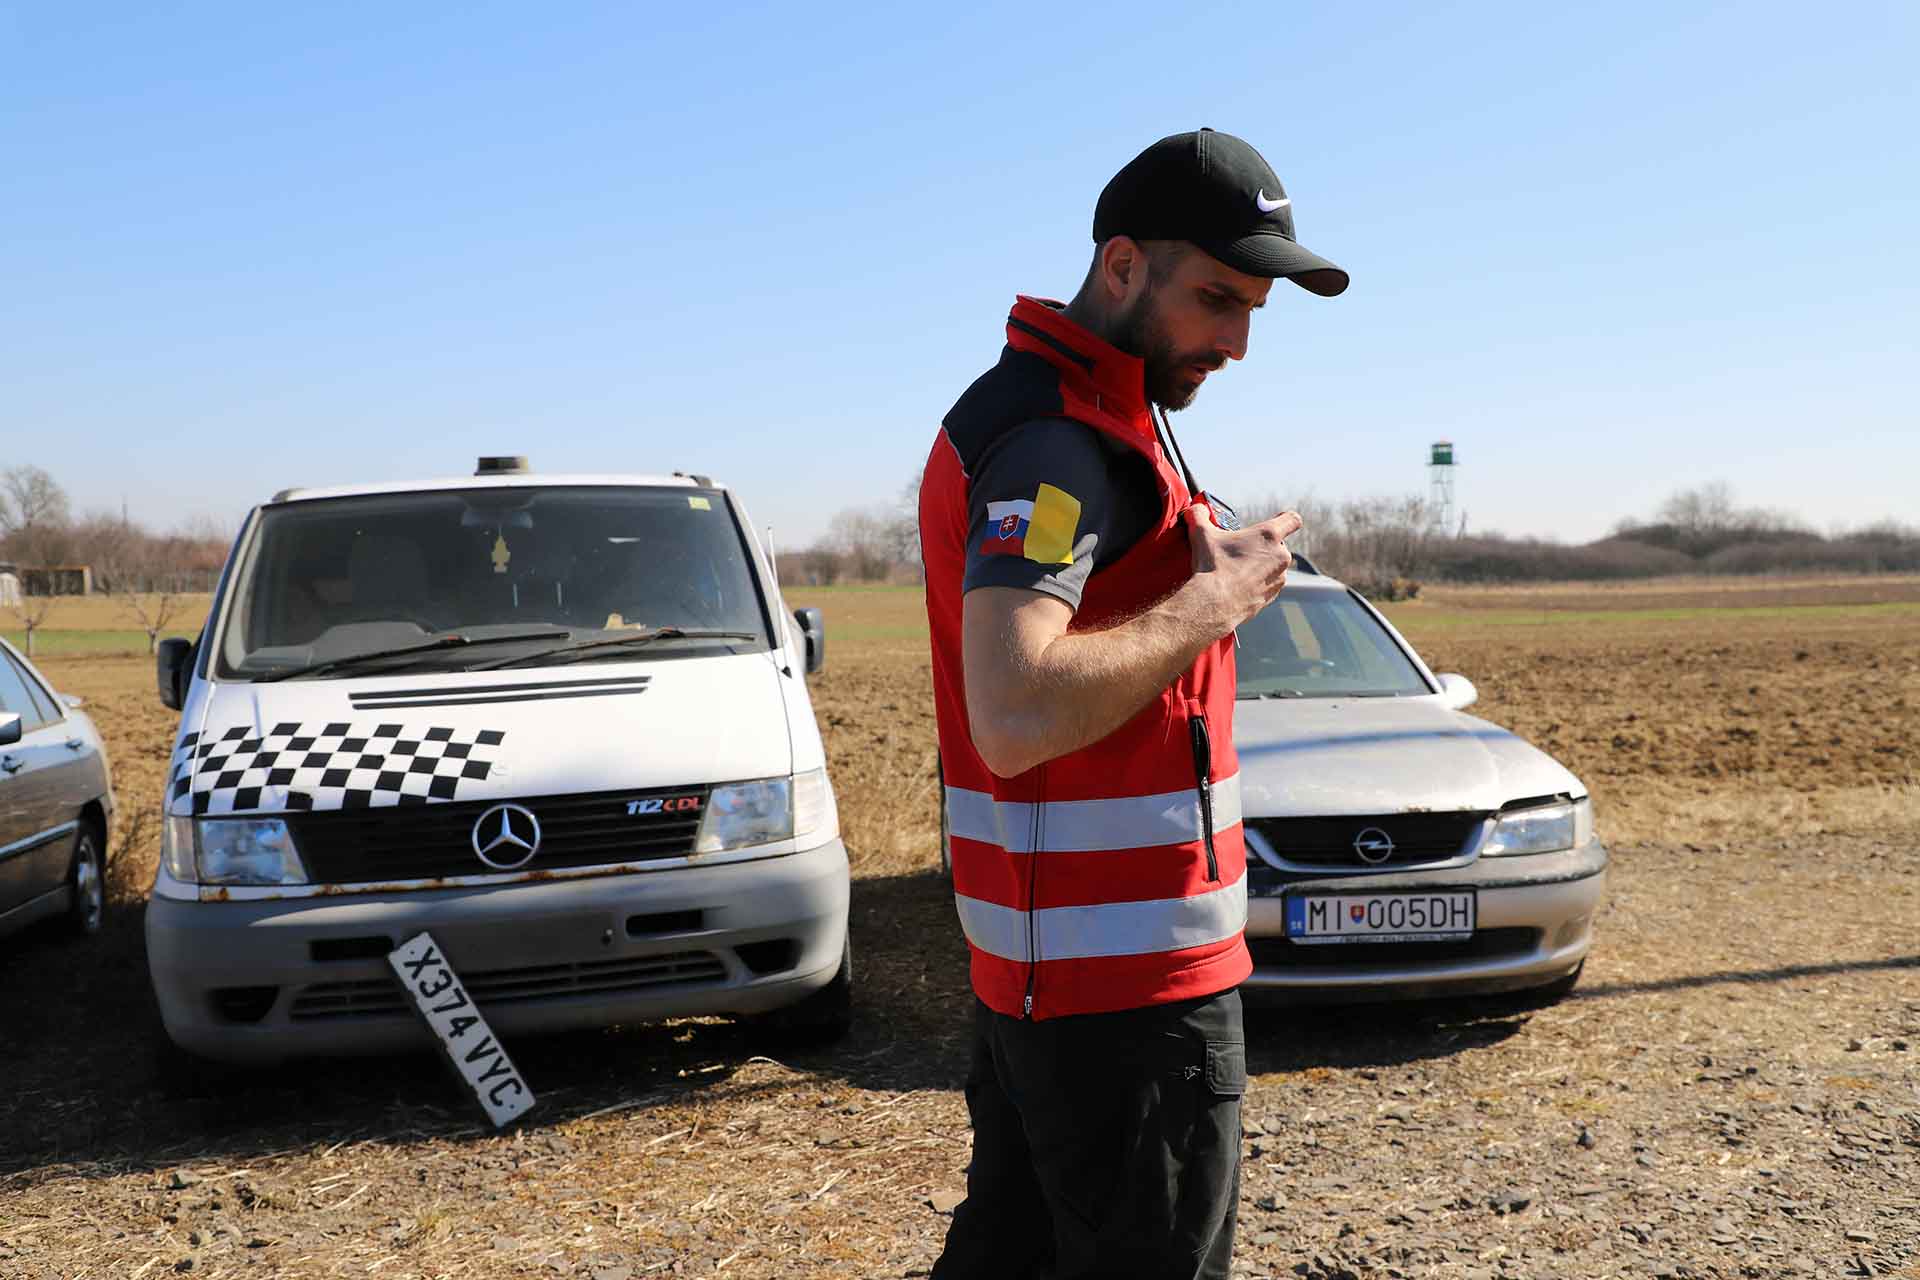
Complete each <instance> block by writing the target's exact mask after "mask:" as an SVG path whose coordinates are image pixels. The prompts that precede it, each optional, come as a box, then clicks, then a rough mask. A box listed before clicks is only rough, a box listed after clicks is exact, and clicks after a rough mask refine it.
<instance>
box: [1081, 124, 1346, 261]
mask: <svg viewBox="0 0 1920 1280" xmlns="http://www.w3.org/2000/svg"><path fill="white" fill-rule="evenodd" d="M1114 236H1129V237H1131V238H1133V239H1135V240H1187V241H1191V242H1192V243H1193V244H1196V245H1198V246H1199V247H1200V248H1202V249H1204V250H1205V251H1206V252H1208V253H1210V254H1212V255H1213V256H1214V257H1216V258H1218V259H1219V260H1220V261H1222V262H1224V263H1226V264H1227V265H1228V266H1230V267H1232V268H1233V269H1234V270H1236V271H1244V272H1246V273H1247V274H1248V275H1250V276H1268V277H1280V276H1285V277H1286V278H1287V279H1289V280H1291V281H1293V282H1294V283H1295V284H1297V285H1299V286H1300V287H1301V288H1302V289H1306V290H1308V291H1310V292H1312V293H1317V294H1319V295H1320V296H1321V297H1323V298H1331V297H1333V296H1334V295H1335V294H1338V293H1340V292H1341V291H1343V290H1344V289H1345V288H1346V287H1347V273H1346V272H1344V271H1342V270H1341V269H1340V268H1339V267H1336V266H1334V265H1333V264H1332V263H1331V262H1328V261H1327V260H1326V259H1325V258H1323V257H1321V256H1320V255H1319V254H1317V253H1313V252H1311V251H1310V250H1307V249H1303V248H1301V246H1300V243H1299V241H1297V240H1295V239H1294V238H1293V201H1292V200H1291V199H1289V198H1288V196H1287V192H1286V188H1284V187H1282V186H1281V185H1280V179H1279V178H1278V177H1276V176H1275V174H1274V172H1273V168H1272V166H1270V165H1268V164H1267V162H1266V161H1265V160H1264V159H1262V158H1261V155H1260V153H1259V152H1258V151H1255V150H1254V149H1253V148H1252V147H1251V146H1249V145H1248V144H1247V143H1245V142H1243V141H1241V140H1240V139H1239V138H1236V137H1234V136H1233V135H1232V134H1230V133H1219V132H1217V131H1215V130H1213V129H1200V130H1197V131H1196V132H1193V133H1176V134H1174V135H1173V136H1172V137H1171V138H1162V139H1160V141H1158V142H1156V143H1154V144H1153V145H1152V146H1150V147H1148V148H1147V149H1146V150H1145V151H1142V152H1141V153H1140V154H1139V155H1137V156H1135V157H1134V158H1133V159H1132V160H1130V161H1128V162H1127V166H1126V167H1125V168H1124V169H1122V170H1120V172H1118V173H1116V174H1114V175H1113V180H1112V181H1111V182H1109V183H1107V186H1106V190H1104V191H1102V192H1101V193H1100V202H1099V203H1098V204H1096V205H1095V206H1094V209H1093V239H1094V242H1095V243H1099V242H1101V241H1104V240H1110V239H1112V238H1113V237H1114Z"/></svg>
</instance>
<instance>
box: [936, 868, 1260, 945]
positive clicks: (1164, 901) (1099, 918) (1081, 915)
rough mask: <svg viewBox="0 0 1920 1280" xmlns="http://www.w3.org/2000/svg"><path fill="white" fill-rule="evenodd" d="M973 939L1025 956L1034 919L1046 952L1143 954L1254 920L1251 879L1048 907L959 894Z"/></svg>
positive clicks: (1199, 941) (1217, 936) (1227, 934)
mask: <svg viewBox="0 0 1920 1280" xmlns="http://www.w3.org/2000/svg"><path fill="white" fill-rule="evenodd" d="M953 901H954V904H955V906H957V907H958V908H959V911H960V924H961V927H962V928H964V929H965V930H966V933H967V941H968V942H971V943H972V944H973V945H974V946H976V947H978V948H979V949H980V950H982V951H984V952H986V953H987V954H989V955H995V956H999V957H1000V958H1001V959H1003V960H1018V961H1023V962H1024V961H1026V960H1029V959H1031V958H1032V957H1031V956H1030V955H1029V953H1028V951H1027V941H1028V933H1027V925H1028V921H1029V919H1031V921H1032V925H1033V940H1034V941H1035V942H1036V943H1037V944H1038V946H1039V950H1040V959H1041V960H1042V961H1046V960H1082V959H1086V958H1088V957H1090V956H1137V955H1148V954H1152V953H1154V952H1160V951H1178V950H1182V949H1184V948H1187V947H1203V946H1206V945H1208V944H1210V943H1215V942H1223V941H1225V940H1226V939H1228V938H1231V937H1233V936H1234V935H1236V934H1238V933H1239V932H1240V931H1241V930H1242V929H1245V928H1246V927H1247V879H1246V877H1245V876H1242V877H1240V878H1239V879H1238V880H1236V881H1234V882H1233V883H1232V884H1230V885H1224V886H1222V887H1221V888H1218V889H1215V890H1213V891H1212V892H1210V893H1200V894H1194V895H1192V896H1191V897H1186V898H1160V899H1156V900H1154V901H1150V902H1110V903H1103V904H1101V905H1099V906H1093V907H1043V908H1041V909H1040V910H1039V911H1035V912H1026V911H1020V910H1018V909H1016V908H1013V907H1003V906H1000V905H998V904H997V903H992V902H982V901H981V900H980V899H978V898H968V897H964V896H962V895H960V894H955V895H954V896H953Z"/></svg>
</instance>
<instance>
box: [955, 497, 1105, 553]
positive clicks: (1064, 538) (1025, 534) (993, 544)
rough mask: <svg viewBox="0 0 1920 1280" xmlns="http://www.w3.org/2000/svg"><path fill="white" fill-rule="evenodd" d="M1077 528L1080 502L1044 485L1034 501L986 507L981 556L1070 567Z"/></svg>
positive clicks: (988, 505)
mask: <svg viewBox="0 0 1920 1280" xmlns="http://www.w3.org/2000/svg"><path fill="white" fill-rule="evenodd" d="M1079 528H1080V500H1079V499H1078V498H1076V497H1074V496H1073V495H1072V494H1070V493H1068V492H1067V491H1066V490H1064V489H1061V488H1058V487H1056V486H1054V485H1050V484H1043V485H1041V486H1040V488H1039V491H1038V492H1037V493H1035V494H1034V496H1033V500H1032V501H1028V500H1026V499H1025V498H1018V499H1015V500H1013V501H1010V502H989V503H988V504H987V529H986V537H985V538H984V539H983V540H982V541H981V544H980V554H981V555H983V556H1021V557H1023V558H1025V559H1028V560H1032V561H1033V562H1034V563H1036V564H1072V563H1073V542H1074V537H1075V535H1076V534H1077V533H1078V532H1079Z"/></svg>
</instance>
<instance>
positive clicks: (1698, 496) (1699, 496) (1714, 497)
mask: <svg viewBox="0 0 1920 1280" xmlns="http://www.w3.org/2000/svg"><path fill="white" fill-rule="evenodd" d="M1654 518H1655V519H1656V520H1659V521H1660V522H1662V523H1664V524H1670V525H1672V526H1674V527H1675V528H1676V529H1679V530H1680V531H1681V532H1682V533H1683V534H1685V535H1687V536H1688V537H1690V538H1694V539H1698V538H1700V537H1702V536H1703V535H1706V534H1710V533H1715V532H1718V531H1719V530H1722V529H1725V528H1728V527H1729V526H1731V525H1732V524H1733V523H1734V522H1735V512H1734V508H1733V493H1732V491H1731V490H1729V489H1728V488H1727V483H1726V481H1724V480H1716V481H1714V482H1713V483H1712V484H1705V485H1701V486H1700V487H1699V488H1698V489H1685V490H1682V491H1681V492H1679V493H1676V494H1674V495H1673V496H1672V497H1671V498H1668V499H1667V500H1666V501H1665V502H1663V503H1661V504H1660V510H1659V511H1658V513H1656V514H1655V516H1654Z"/></svg>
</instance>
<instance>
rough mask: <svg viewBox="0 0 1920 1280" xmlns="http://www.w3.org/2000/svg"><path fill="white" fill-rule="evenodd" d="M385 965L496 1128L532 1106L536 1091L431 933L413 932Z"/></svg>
mask: <svg viewBox="0 0 1920 1280" xmlns="http://www.w3.org/2000/svg"><path fill="white" fill-rule="evenodd" d="M387 963H388V964H390V965H392V966H393V971H394V973H395V974H397V975H399V978H400V985H401V986H403V987H405V988H406V989H407V994H408V995H409V996H411V997H413V1006H414V1008H416V1009H418V1010H419V1011H420V1016H421V1017H422V1018H424V1019H426V1023H427V1026H428V1027H429V1028H430V1029H431V1030H432V1031H433V1034H434V1038H435V1039H436V1040H438V1041H439V1043H440V1048H441V1051H442V1052H444V1053H445V1054H446V1055H447V1060H448V1061H449V1062H451V1063H453V1069H454V1070H455V1071H458V1072H459V1073H460V1078H461V1079H462V1080H464V1081H466V1082H467V1087H468V1088H469V1089H471V1090H473V1096H474V1098H475V1099H476V1100H477V1101H478V1102H479V1103H480V1107H481V1109H482V1110H484V1111H485V1112H486V1113H487V1119H489V1120H491V1121H493V1127H494V1128H496V1129H497V1128H499V1127H501V1126H502V1125H505V1124H507V1123H509V1122H511V1121H512V1120H514V1119H516V1118H518V1117H519V1116H522V1115H525V1114H526V1112H527V1109H528V1108H529V1107H531V1106H532V1105H533V1090H531V1089H529V1088H527V1082H526V1081H525V1080H523V1079H522V1078H521V1076H520V1072H519V1070H518V1069H517V1068H515V1067H514V1065H513V1060H512V1059H511V1058H509V1057H507V1051H506V1050H505V1049H504V1048H502V1047H501V1045H500V1042H499V1041H498V1040H497V1039H495V1038H494V1034H493V1030H492V1028H490V1027H488V1026H487V1020H486V1019H485V1018H483V1017H481V1016H480V1008H479V1006H478V1005H476V1004H474V1002H473V998H472V997H471V996H469V995H468V994H467V989H466V987H465V986H463V985H462V984H461V982H460V975H459V974H457V973H455V972H454V971H453V966H452V965H450V964H448V963H447V958H446V956H445V954H444V953H443V952H442V951H441V950H440V946H439V944H438V943H436V942H435V941H434V940H433V935H432V934H430V933H416V934H414V935H413V936H412V937H411V938H408V939H407V940H406V941H405V942H403V943H401V944H400V945H399V946H398V947H395V948H394V949H393V950H392V951H390V952H388V953H387Z"/></svg>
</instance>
